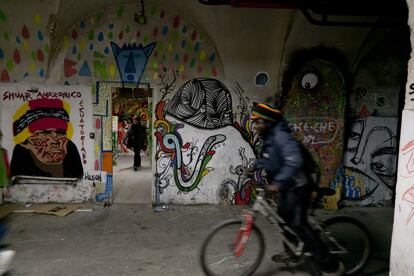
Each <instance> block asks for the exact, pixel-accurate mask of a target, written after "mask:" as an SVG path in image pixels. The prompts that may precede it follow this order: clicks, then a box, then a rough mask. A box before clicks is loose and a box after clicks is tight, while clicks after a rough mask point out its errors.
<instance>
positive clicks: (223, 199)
mask: <svg viewBox="0 0 414 276" xmlns="http://www.w3.org/2000/svg"><path fill="white" fill-rule="evenodd" d="M167 83H168V82H167ZM169 85H171V83H169ZM169 87H170V86H169ZM167 90H168V88H165V89H164V91H167ZM160 97H161V98H163V100H161V101H159V102H158V105H157V108H156V121H155V125H154V126H155V133H154V135H155V137H156V139H157V142H156V143H157V144H156V153H155V160H156V173H157V176H158V179H159V182H158V186H159V187H158V189H159V191H160V193H161V200H162V201H165V202H177V203H178V202H180V203H227V204H248V203H250V202H251V200H253V198H254V196H253V191H252V189H253V185H252V183H251V182H250V184H249V183H247V182H248V180H247V179H241V178H242V176H241V175H240V171H241V170H245V169H246V166H247V165H248V164H249V163H250V162H252V160H253V159H254V157H255V153H254V151H253V147H252V145H250V144H249V143H248V142H247V141H246V139H245V137H248V136H249V135H251V136H253V134H252V133H251V130H249V131H250V132H249V133H248V134H245V133H244V132H247V131H243V128H242V127H241V126H240V123H239V122H237V123H236V122H235V120H234V116H235V113H233V107H232V97H231V92H230V90H229V89H228V88H227V87H226V86H225V85H224V84H223V83H222V82H220V81H218V80H216V79H207V78H199V79H192V80H189V81H187V82H186V83H184V84H183V85H182V86H181V87H180V88H178V89H177V90H176V92H175V95H173V96H172V98H171V99H170V100H168V99H167V100H166V99H165V95H160ZM246 113H247V110H246ZM236 115H237V114H236ZM245 115H246V114H245ZM237 117H239V116H237ZM240 117H242V116H240ZM252 140H254V139H252ZM240 157H241V158H242V162H240V161H237V160H238V159H239V158H240ZM235 163H237V164H235ZM250 193H251V195H250ZM236 198H237V199H236Z"/></svg>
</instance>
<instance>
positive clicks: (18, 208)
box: [0, 203, 94, 219]
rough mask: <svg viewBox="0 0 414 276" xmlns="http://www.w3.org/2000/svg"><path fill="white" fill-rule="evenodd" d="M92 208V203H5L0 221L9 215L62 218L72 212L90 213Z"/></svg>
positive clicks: (2, 206)
mask: <svg viewBox="0 0 414 276" xmlns="http://www.w3.org/2000/svg"><path fill="white" fill-rule="evenodd" d="M93 208H94V205H93V204H92V203H56V204H51V203H34V204H19V203H6V204H3V205H1V206H0V219H2V218H4V217H6V216H7V215H9V214H10V213H36V214H47V215H55V216H60V217H63V216H66V215H68V214H70V213H72V212H92V210H93Z"/></svg>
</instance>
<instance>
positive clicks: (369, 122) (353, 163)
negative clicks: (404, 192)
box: [344, 117, 397, 201]
mask: <svg viewBox="0 0 414 276" xmlns="http://www.w3.org/2000/svg"><path fill="white" fill-rule="evenodd" d="M396 131H397V118H395V117H365V118H359V119H357V120H355V122H354V124H353V126H352V130H351V133H350V135H349V138H348V144H347V149H346V154H345V160H344V165H345V167H346V168H347V169H350V170H351V171H352V176H354V179H360V180H361V181H362V183H363V185H364V187H363V188H364V189H365V191H361V195H362V196H363V197H370V196H373V197H374V198H375V199H374V201H377V200H381V199H390V198H388V197H390V195H391V194H392V192H393V188H394V185H395V180H396V171H397V168H396V164H397V137H396Z"/></svg>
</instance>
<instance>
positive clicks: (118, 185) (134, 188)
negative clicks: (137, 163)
mask: <svg viewBox="0 0 414 276" xmlns="http://www.w3.org/2000/svg"><path fill="white" fill-rule="evenodd" d="M141 160H142V161H141V168H139V169H138V171H134V169H133V164H134V155H133V153H132V154H123V155H118V158H117V162H118V164H117V166H114V167H113V170H114V174H113V202H114V203H151V187H152V183H153V182H152V181H153V180H152V170H151V163H150V161H151V160H150V159H149V157H148V155H146V154H144V153H141Z"/></svg>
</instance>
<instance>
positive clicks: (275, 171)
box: [251, 104, 345, 276]
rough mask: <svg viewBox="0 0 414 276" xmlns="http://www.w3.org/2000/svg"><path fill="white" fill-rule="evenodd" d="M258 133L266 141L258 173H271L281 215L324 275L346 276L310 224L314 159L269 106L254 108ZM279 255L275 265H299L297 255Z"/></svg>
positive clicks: (256, 166)
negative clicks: (310, 165) (281, 263)
mask: <svg viewBox="0 0 414 276" xmlns="http://www.w3.org/2000/svg"><path fill="white" fill-rule="evenodd" d="M251 119H252V120H253V121H254V124H255V129H256V131H257V132H258V134H259V135H260V137H261V138H262V140H263V141H262V142H263V144H262V150H261V154H260V157H259V158H258V159H257V160H256V161H255V163H254V165H253V169H254V170H264V171H265V172H266V173H267V179H268V184H267V185H266V187H265V188H266V190H268V191H278V193H279V202H278V213H279V215H280V216H281V217H282V218H283V219H284V220H285V221H286V223H287V224H288V225H289V226H290V227H291V228H292V229H293V230H294V231H295V233H296V234H297V236H298V237H299V238H300V239H301V240H302V241H303V242H304V244H305V247H306V248H307V250H308V251H309V252H310V253H311V254H312V256H313V258H314V259H315V260H316V261H317V263H318V264H319V265H320V267H321V270H322V275H326V276H328V275H342V274H343V272H344V270H345V268H344V265H343V264H342V263H341V262H340V261H339V260H338V259H337V258H336V257H335V256H334V255H332V254H330V253H329V250H328V248H327V246H326V245H325V244H324V243H323V242H322V241H321V239H320V238H319V236H318V234H317V233H316V232H315V231H314V230H313V229H312V228H311V227H310V225H309V224H308V221H307V210H308V207H309V199H310V197H311V193H312V190H313V189H312V183H313V181H312V178H311V177H312V176H311V175H310V170H309V168H307V164H308V161H309V160H307V159H308V158H309V157H307V156H310V155H308V154H306V151H307V149H306V148H304V146H303V145H302V144H301V143H299V141H297V140H296V139H295V138H294V137H293V135H292V134H291V132H290V130H289V127H288V125H287V123H286V121H285V120H284V118H283V115H282V113H281V112H280V111H279V110H277V109H275V108H272V107H270V106H268V105H265V104H254V106H253V108H252V113H251ZM285 250H286V252H283V253H281V254H278V255H275V256H273V257H272V260H273V261H275V262H283V263H289V262H295V259H294V255H293V253H291V254H289V250H288V249H287V247H286V246H285Z"/></svg>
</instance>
